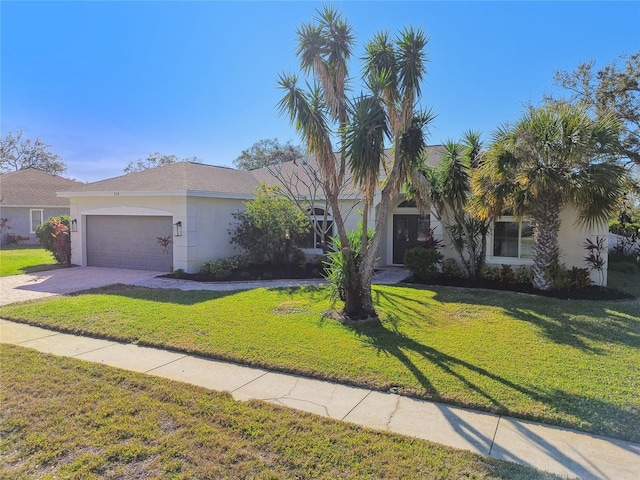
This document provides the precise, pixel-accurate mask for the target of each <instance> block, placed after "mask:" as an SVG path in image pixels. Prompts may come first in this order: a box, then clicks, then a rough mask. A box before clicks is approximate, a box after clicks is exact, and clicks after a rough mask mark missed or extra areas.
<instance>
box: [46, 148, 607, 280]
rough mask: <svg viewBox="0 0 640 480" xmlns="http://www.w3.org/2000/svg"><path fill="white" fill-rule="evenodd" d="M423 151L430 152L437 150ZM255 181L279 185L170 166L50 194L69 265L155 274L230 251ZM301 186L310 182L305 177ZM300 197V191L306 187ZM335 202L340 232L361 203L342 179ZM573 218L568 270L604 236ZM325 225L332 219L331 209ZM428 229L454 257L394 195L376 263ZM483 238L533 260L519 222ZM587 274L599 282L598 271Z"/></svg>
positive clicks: (501, 223) (284, 169)
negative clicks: (58, 207)
mask: <svg viewBox="0 0 640 480" xmlns="http://www.w3.org/2000/svg"><path fill="white" fill-rule="evenodd" d="M430 148H431V149H433V151H434V153H437V151H438V148H439V147H430ZM305 162H313V159H312V158H310V159H306V160H299V161H298V162H287V163H284V164H281V165H279V166H278V167H277V168H278V170H279V172H280V174H281V177H282V178H287V179H292V178H295V177H296V175H300V177H301V178H305V175H307V174H306V173H305V172H307V171H308V169H305V165H306V163H305ZM262 182H265V183H267V184H272V185H279V181H278V180H277V179H276V178H275V177H274V176H273V174H272V171H271V170H270V169H268V168H263V169H258V170H253V171H240V170H235V169H231V168H226V167H216V166H211V165H205V164H200V163H193V162H178V163H174V164H171V165H167V166H163V167H158V168H154V169H149V170H144V171H140V172H135V173H130V174H127V175H123V176H120V177H116V178H111V179H107V180H103V181H99V182H94V183H89V184H85V185H82V186H77V187H74V188H72V189H69V190H66V191H62V192H59V193H58V195H60V196H61V197H64V198H68V199H69V202H70V208H71V218H72V219H73V221H74V222H73V225H74V228H73V229H72V232H71V242H72V252H71V253H72V262H73V263H75V264H80V265H83V266H86V265H94V266H105V267H120V268H133V269H147V270H158V271H168V270H169V269H170V268H174V269H183V270H184V271H185V272H187V273H196V272H198V271H199V269H200V267H201V266H202V264H203V263H204V262H206V261H208V260H212V259H218V258H223V257H228V256H231V255H235V254H237V253H238V252H237V251H236V250H235V248H234V245H232V244H231V243H230V238H231V237H230V235H229V229H230V227H231V225H232V223H233V217H232V214H233V213H234V212H236V211H239V210H243V209H244V202H246V201H248V200H251V199H252V198H253V196H254V193H255V191H256V188H257V187H258V185H260V183H262ZM306 182H307V183H309V177H308V176H307V177H306ZM301 193H305V192H304V189H303V190H301ZM316 194H318V192H316ZM319 196H320V195H319ZM322 203H323V204H322V205H318V204H316V205H315V206H314V208H313V210H311V209H310V210H309V213H310V220H311V221H316V220H319V219H320V218H321V217H322V216H323V213H324V210H323V208H324V202H322ZM378 203H379V198H377V199H374V207H375V206H376V205H377V204H378ZM341 205H343V206H344V209H345V210H344V211H349V212H351V213H350V214H349V215H347V218H346V221H345V223H346V226H347V228H348V229H355V228H356V227H357V225H358V222H359V220H360V219H359V216H358V213H357V211H358V209H361V208H362V205H361V197H359V196H358V195H357V192H356V191H355V189H354V188H353V187H352V186H350V185H347V188H345V190H344V191H343V192H342V197H341ZM375 216H376V208H372V209H371V213H370V218H369V225H370V226H373V225H374V223H375ZM575 218H576V217H575V211H574V210H573V209H570V208H569V209H565V211H563V213H562V228H561V231H560V238H559V242H560V248H561V251H562V254H563V257H562V261H563V262H564V263H565V264H566V265H567V266H578V267H585V266H586V265H585V263H584V260H583V257H584V255H585V251H584V248H583V243H584V241H585V239H586V238H591V239H595V237H596V236H598V235H600V236H602V235H606V234H607V226H606V225H602V226H600V227H598V228H595V229H591V230H586V229H584V228H580V227H577V226H576V225H575V221H574V219H575ZM328 221H329V222H331V212H328ZM430 228H433V229H434V231H435V235H436V237H439V238H441V239H442V240H443V242H444V247H443V254H444V255H445V257H452V258H456V254H455V252H454V250H453V249H452V248H451V246H450V241H449V242H448V238H447V237H446V234H445V232H444V231H443V228H442V225H440V224H439V222H438V221H436V220H435V217H434V216H433V215H426V216H423V215H421V214H420V212H419V211H418V208H417V207H416V206H415V203H413V202H409V201H406V200H405V199H404V198H398V199H397V200H396V201H395V202H394V204H392V205H391V206H390V208H389V211H388V213H387V218H386V222H385V228H384V231H383V232H380V233H381V235H382V238H381V244H380V251H379V265H381V266H385V265H401V264H402V263H403V256H404V252H405V251H406V250H407V249H408V248H411V247H412V246H416V245H418V244H420V242H421V241H423V240H424V238H425V235H426V233H427V231H428V229H430ZM73 230H75V231H73ZM315 235H316V234H315V233H311V234H310V236H311V237H314V236H315ZM162 237H172V241H173V243H172V246H171V248H170V249H169V252H168V254H166V253H165V251H164V250H163V248H162V246H161V244H160V243H159V242H158V238H162ZM316 240H317V239H315V238H310V240H309V241H308V242H306V244H305V245H301V247H303V248H302V249H303V251H304V252H305V253H306V254H308V255H317V254H320V253H322V251H321V250H320V248H319V245H318V242H317V241H316ZM487 241H488V245H487V254H488V257H487V263H489V264H494V265H502V264H510V265H527V264H531V263H532V250H531V245H532V230H531V227H530V224H529V223H528V222H526V221H524V222H516V221H515V220H514V219H513V218H511V217H504V218H500V219H498V220H497V221H496V222H495V225H494V228H493V229H492V231H491V233H490V235H489V238H488V240H487ZM593 280H594V281H596V282H600V281H601V280H600V278H599V276H598V275H596V274H594V275H593ZM605 282H606V277H605Z"/></svg>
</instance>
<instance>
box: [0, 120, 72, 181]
mask: <svg viewBox="0 0 640 480" xmlns="http://www.w3.org/2000/svg"><path fill="white" fill-rule="evenodd" d="M22 136H23V131H22V130H19V131H18V132H17V133H15V134H14V133H12V132H9V133H8V134H7V136H6V137H4V138H2V140H0V171H2V172H3V173H6V172H10V171H15V170H21V169H23V168H37V169H38V170H42V171H43V172H46V173H49V174H51V175H60V174H62V173H64V172H66V171H67V166H66V165H65V164H64V162H63V161H62V160H61V159H60V156H59V155H56V154H55V153H52V152H50V151H49V148H50V147H51V145H47V144H45V143H44V142H43V141H42V140H40V139H39V138H36V139H35V140H33V141H31V139H24V140H23V139H22Z"/></svg>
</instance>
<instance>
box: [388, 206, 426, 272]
mask: <svg viewBox="0 0 640 480" xmlns="http://www.w3.org/2000/svg"><path fill="white" fill-rule="evenodd" d="M428 232H429V217H428V216H426V217H423V216H421V215H394V216H393V263H394V264H402V263H404V252H406V251H407V250H409V249H410V248H413V247H417V246H419V245H421V244H422V243H424V242H425V240H426V239H427V234H428Z"/></svg>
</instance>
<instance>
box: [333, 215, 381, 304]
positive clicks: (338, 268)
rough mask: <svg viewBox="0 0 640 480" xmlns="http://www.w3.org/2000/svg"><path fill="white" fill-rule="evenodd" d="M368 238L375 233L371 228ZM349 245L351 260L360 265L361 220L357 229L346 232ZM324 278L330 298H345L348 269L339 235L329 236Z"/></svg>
mask: <svg viewBox="0 0 640 480" xmlns="http://www.w3.org/2000/svg"><path fill="white" fill-rule="evenodd" d="M368 233H369V239H370V240H371V239H372V238H373V236H374V235H375V232H374V231H373V230H369V231H368ZM347 238H348V239H349V245H350V246H351V252H352V255H353V261H354V262H355V264H356V266H359V265H360V261H361V259H362V222H361V223H360V224H358V229H357V230H353V231H351V232H347ZM324 264H325V278H326V279H327V281H328V282H329V287H330V289H331V298H332V299H333V300H337V299H340V300H342V301H343V302H344V300H345V285H346V281H347V275H348V273H349V272H348V269H347V259H346V258H345V255H344V252H343V251H342V242H340V238H339V237H337V236H336V237H332V238H331V246H330V250H329V252H328V253H327V254H326V255H325V257H324Z"/></svg>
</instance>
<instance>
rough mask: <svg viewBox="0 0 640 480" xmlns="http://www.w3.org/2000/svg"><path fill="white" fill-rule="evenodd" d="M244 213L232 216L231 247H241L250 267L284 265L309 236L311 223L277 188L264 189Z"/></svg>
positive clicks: (265, 187)
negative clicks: (233, 222)
mask: <svg viewBox="0 0 640 480" xmlns="http://www.w3.org/2000/svg"><path fill="white" fill-rule="evenodd" d="M245 207H246V209H245V211H243V212H236V213H234V214H233V218H234V219H235V224H233V225H232V226H231V228H230V230H229V234H230V235H231V243H234V244H236V245H237V246H239V247H240V248H241V249H242V250H244V252H245V253H246V255H247V256H248V257H249V259H250V260H251V263H255V264H262V263H265V262H271V263H273V264H274V265H275V264H283V263H284V262H285V261H286V260H287V254H288V253H290V252H292V251H293V248H292V247H293V246H294V245H295V244H296V242H297V241H298V240H300V239H301V238H303V236H304V235H305V234H306V233H308V232H309V230H310V229H311V222H310V221H309V218H308V217H307V216H306V215H305V214H304V213H303V212H301V211H300V209H298V207H297V206H296V205H295V203H294V202H293V201H291V200H289V199H287V198H285V197H283V196H282V195H280V194H278V192H277V190H276V189H275V188H274V187H267V186H266V185H264V184H263V185H261V186H260V187H259V188H258V191H257V192H256V196H255V198H254V199H253V200H251V201H249V202H246V203H245Z"/></svg>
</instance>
